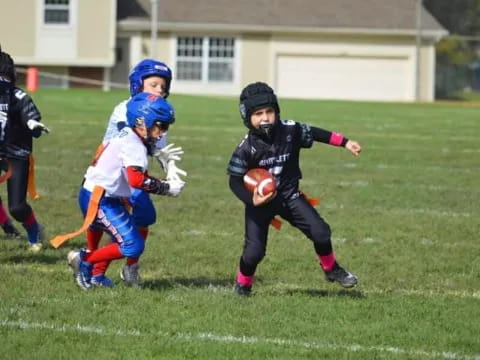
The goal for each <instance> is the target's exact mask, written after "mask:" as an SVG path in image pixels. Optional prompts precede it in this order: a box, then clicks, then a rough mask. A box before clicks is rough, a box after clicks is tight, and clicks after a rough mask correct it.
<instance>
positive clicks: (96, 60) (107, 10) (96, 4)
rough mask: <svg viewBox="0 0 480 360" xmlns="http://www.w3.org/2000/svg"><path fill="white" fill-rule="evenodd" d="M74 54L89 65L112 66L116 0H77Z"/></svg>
mask: <svg viewBox="0 0 480 360" xmlns="http://www.w3.org/2000/svg"><path fill="white" fill-rule="evenodd" d="M77 1H78V25H77V31H76V36H77V51H76V53H77V54H76V56H77V57H78V58H80V59H85V60H84V61H88V62H89V65H90V66H94V65H100V66H113V65H114V61H115V53H114V47H115V37H116V12H115V9H116V6H117V5H116V0H102V1H98V0H77Z"/></svg>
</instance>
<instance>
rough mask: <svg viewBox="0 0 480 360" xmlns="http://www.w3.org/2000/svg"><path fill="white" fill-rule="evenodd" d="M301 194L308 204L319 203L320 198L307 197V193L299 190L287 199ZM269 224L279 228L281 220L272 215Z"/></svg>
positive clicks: (293, 198)
mask: <svg viewBox="0 0 480 360" xmlns="http://www.w3.org/2000/svg"><path fill="white" fill-rule="evenodd" d="M301 195H303V197H304V198H305V200H307V201H308V202H309V203H310V205H312V206H317V205H318V204H320V198H311V197H308V196H307V194H305V193H304V192H302V191H299V192H296V193H295V194H293V195H292V196H291V197H290V199H289V200H295V199H296V198H298V197H300V196H301ZM270 225H272V226H273V227H274V228H275V229H277V230H280V229H281V228H282V221H281V220H280V219H278V218H276V217H274V218H273V219H272V221H270Z"/></svg>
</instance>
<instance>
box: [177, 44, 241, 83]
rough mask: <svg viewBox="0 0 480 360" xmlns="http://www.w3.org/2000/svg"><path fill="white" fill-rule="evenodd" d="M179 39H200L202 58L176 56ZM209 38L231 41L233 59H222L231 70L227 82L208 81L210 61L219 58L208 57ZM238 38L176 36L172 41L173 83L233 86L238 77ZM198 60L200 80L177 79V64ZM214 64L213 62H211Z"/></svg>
mask: <svg viewBox="0 0 480 360" xmlns="http://www.w3.org/2000/svg"><path fill="white" fill-rule="evenodd" d="M180 38H195V39H201V40H202V56H201V57H188V56H179V55H177V51H178V40H179V39H180ZM211 38H220V39H229V40H233V44H232V49H231V50H232V51H233V57H231V58H229V57H225V58H222V59H225V60H224V61H226V62H230V64H231V68H232V78H231V79H229V80H209V65H210V63H211V60H212V59H219V58H210V56H209V50H210V49H209V46H210V39H211ZM238 41H239V40H238V38H237V37H235V36H221V35H215V36H198V35H181V36H177V37H176V38H175V40H174V54H175V68H176V71H175V73H174V77H175V81H182V82H192V83H203V84H227V85H228V84H234V83H236V79H237V77H238V66H237V64H238V61H239V60H238V59H239V51H238ZM195 59H198V60H199V61H201V74H200V75H201V79H200V80H196V79H179V78H178V62H179V61H182V60H185V61H189V60H190V61H191V60H195ZM213 62H215V61H213Z"/></svg>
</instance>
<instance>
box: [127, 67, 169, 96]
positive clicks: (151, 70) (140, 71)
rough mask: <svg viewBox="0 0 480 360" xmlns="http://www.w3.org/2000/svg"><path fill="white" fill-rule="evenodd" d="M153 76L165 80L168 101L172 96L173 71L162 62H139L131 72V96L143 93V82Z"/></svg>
mask: <svg viewBox="0 0 480 360" xmlns="http://www.w3.org/2000/svg"><path fill="white" fill-rule="evenodd" d="M151 76H159V77H161V78H163V79H165V96H164V98H165V99H166V98H167V97H168V95H169V94H170V84H171V82H172V71H171V70H170V68H169V67H168V66H167V65H166V64H165V63H163V62H161V61H156V60H152V59H145V60H142V61H141V62H139V63H138V64H137V65H136V66H135V67H134V68H133V70H132V71H131V72H130V75H129V77H128V78H129V81H130V95H131V96H135V95H137V94H138V93H140V92H142V89H143V81H144V80H145V79H146V78H148V77H151Z"/></svg>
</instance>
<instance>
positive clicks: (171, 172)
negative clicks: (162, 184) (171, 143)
mask: <svg viewBox="0 0 480 360" xmlns="http://www.w3.org/2000/svg"><path fill="white" fill-rule="evenodd" d="M166 171H167V180H172V181H182V182H183V180H182V178H181V177H180V175H182V176H187V172H186V171H185V170H182V169H180V168H178V167H177V165H175V161H174V160H169V161H168V162H167V168H166Z"/></svg>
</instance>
